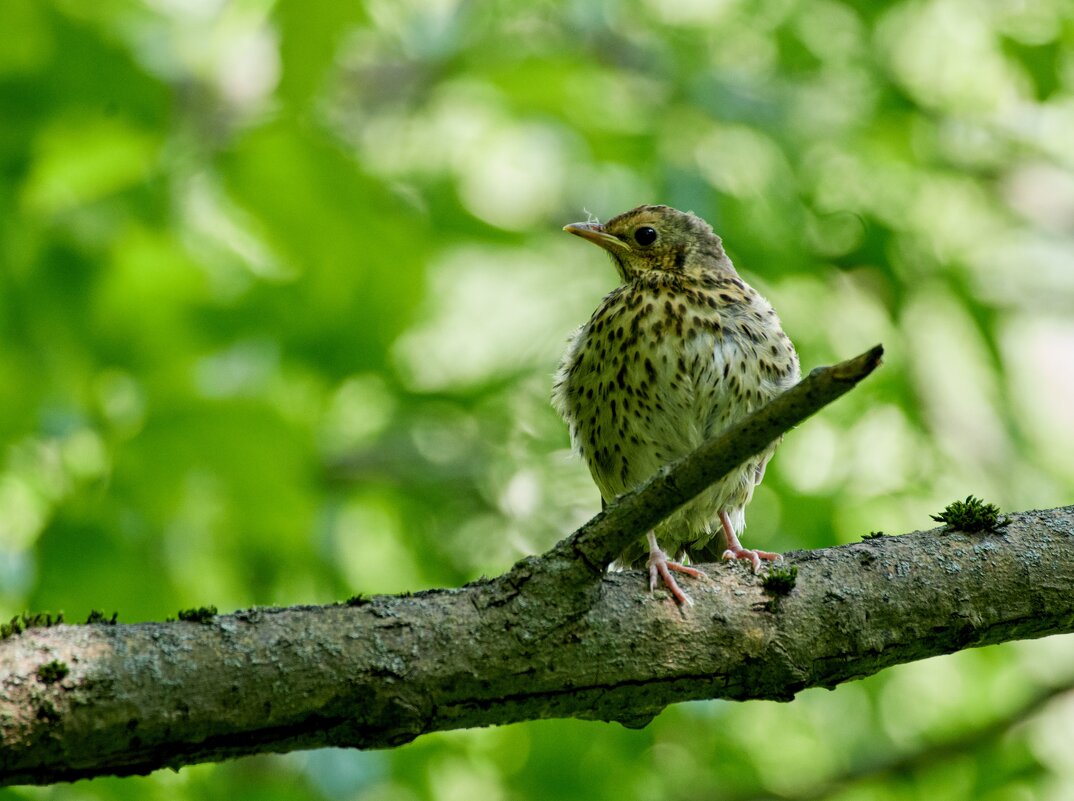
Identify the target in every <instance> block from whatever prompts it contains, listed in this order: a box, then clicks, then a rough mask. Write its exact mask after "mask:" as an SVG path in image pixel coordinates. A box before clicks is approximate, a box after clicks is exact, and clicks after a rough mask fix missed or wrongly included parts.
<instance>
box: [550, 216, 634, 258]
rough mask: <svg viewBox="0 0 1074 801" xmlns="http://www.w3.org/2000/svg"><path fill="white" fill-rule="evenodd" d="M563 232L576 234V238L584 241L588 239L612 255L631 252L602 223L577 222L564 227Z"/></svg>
mask: <svg viewBox="0 0 1074 801" xmlns="http://www.w3.org/2000/svg"><path fill="white" fill-rule="evenodd" d="M563 230H564V231H566V232H567V233H568V234H574V235H575V236H580V237H582V239H588V240H589V241H590V242H592V243H593V244H594V245H599V246H600V247H602V248H604V249H605V250H607V251H610V252H612V253H615V252H616V251H619V252H622V251H624V250H629V248H628V247H627V245H626V243H624V242H623V241H622V240H621V239H619V238H618V237H614V236H612V235H611V234H609V233H608V232H607V231H605V230H604V226H603V225H601V224H600V223H590V222H576V223H571V224H570V225H564V226H563Z"/></svg>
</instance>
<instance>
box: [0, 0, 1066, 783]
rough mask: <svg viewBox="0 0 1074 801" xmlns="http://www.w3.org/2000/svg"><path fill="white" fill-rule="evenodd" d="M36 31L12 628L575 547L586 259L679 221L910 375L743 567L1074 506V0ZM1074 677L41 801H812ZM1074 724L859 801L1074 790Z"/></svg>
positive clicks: (605, 283) (19, 296)
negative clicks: (621, 219)
mask: <svg viewBox="0 0 1074 801" xmlns="http://www.w3.org/2000/svg"><path fill="white" fill-rule="evenodd" d="M0 30H3V31H4V32H5V36H4V45H3V47H0V119H2V125H0V337H2V347H0V445H2V450H0V619H8V618H10V617H11V616H13V615H15V614H18V613H20V612H22V611H23V610H25V609H53V610H58V609H63V610H64V611H65V612H66V613H67V615H68V618H69V619H71V620H75V619H83V618H84V617H85V616H86V615H87V614H88V613H89V611H90V610H91V609H93V608H97V609H104V610H106V614H110V613H111V610H113V609H115V610H118V611H119V614H120V620H121V621H128V622H130V621H136V620H143V619H163V618H164V617H166V616H167V615H169V614H174V611H175V610H176V609H178V608H186V607H191V606H199V605H203V604H208V603H212V604H215V605H216V606H218V607H219V608H220V609H221V610H222V611H228V610H231V609H235V608H239V607H245V606H250V605H254V604H294V603H311V602H330V601H336V600H341V599H344V598H347V597H348V596H351V595H353V594H355V593H359V592H361V593H377V592H394V591H404V590H417V589H420V588H424V587H433V586H453V585H458V584H460V583H462V582H464V581H466V580H469V579H472V578H474V577H476V576H478V575H480V574H482V573H486V574H495V573H498V572H500V571H502V570H504V569H506V568H507V567H508V566H510V564H511V563H512V562H513V561H514V560H515V559H517V558H518V557H520V556H522V555H525V554H529V553H534V552H538V551H540V550H542V549H544V548H546V547H548V546H549V545H551V544H552V543H553V542H554V541H555V540H556V539H557V538H559V537H561V536H562V535H563V534H565V533H566V532H568V531H569V530H571V528H572V527H573V526H575V525H576V524H578V523H580V522H582V521H583V520H584V519H586V518H587V517H588V516H589V515H590V514H592V513H593V512H594V511H596V509H597V508H598V496H597V493H596V491H595V489H594V488H593V487H592V485H591V482H590V480H589V478H588V476H587V474H586V472H585V469H584V467H583V466H582V465H581V464H580V463H579V461H578V460H577V459H575V458H573V457H572V456H571V455H570V454H569V453H568V450H567V437H566V432H565V429H564V427H563V426H562V424H561V423H560V422H559V421H558V420H557V419H556V418H555V415H554V413H553V412H552V411H551V409H550V408H549V406H548V402H547V397H548V391H549V384H550V376H551V373H552V371H553V369H554V367H555V364H556V361H557V358H558V354H559V351H560V349H561V348H562V346H563V343H564V341H565V339H566V337H567V335H568V333H569V332H570V331H571V329H572V328H573V327H574V326H575V325H577V324H579V323H581V322H582V321H583V320H584V319H585V318H586V316H587V315H588V313H589V312H590V311H591V310H592V308H593V307H594V306H595V304H596V302H597V300H598V299H599V298H600V296H601V295H602V294H603V293H604V292H606V291H607V290H608V289H610V288H611V286H612V285H613V280H614V278H613V272H612V270H611V269H610V268H609V266H608V265H607V264H606V263H605V261H604V260H603V259H602V258H601V256H600V254H599V253H597V252H596V251H595V250H593V249H590V248H586V247H584V246H582V245H580V244H579V243H578V242H576V241H573V240H571V241H568V239H569V238H568V237H565V236H564V235H562V234H561V233H560V232H559V229H560V227H561V226H562V225H563V224H564V223H566V222H570V221H573V220H576V219H584V218H585V217H586V216H587V214H588V213H589V212H592V213H594V214H596V215H599V216H600V217H601V218H606V217H608V216H611V215H613V214H615V213H617V212H620V211H623V210H625V209H627V208H630V207H632V206H634V205H636V204H638V203H642V202H664V203H669V204H671V205H674V206H677V207H680V208H689V209H693V210H694V211H696V212H697V213H698V214H700V215H702V216H703V217H705V218H706V219H708V220H709V221H710V222H712V223H713V225H714V226H715V227H716V229H717V231H718V232H719V233H721V234H722V235H723V237H724V240H725V243H726V245H727V247H728V249H729V252H730V253H731V255H732V257H733V258H734V259H735V261H736V263H737V264H738V266H739V268H740V270H741V271H742V272H743V273H744V274H745V275H746V276H747V277H748V278H749V279H750V280H751V281H752V282H754V283H755V284H756V285H758V286H759V287H761V288H762V289H763V291H764V292H765V294H767V295H768V296H769V298H770V299H771V300H772V301H773V303H774V305H775V306H776V308H777V309H778V310H779V311H780V314H781V316H782V318H783V321H784V327H785V329H786V330H787V331H788V333H789V334H790V335H791V337H792V338H793V339H794V341H795V342H796V343H797V345H798V347H799V350H800V353H801V355H802V360H803V365H804V366H805V367H807V368H809V367H811V366H814V365H817V364H821V363H826V362H831V361H833V360H835V359H837V358H842V357H846V356H850V355H853V354H856V353H858V352H860V351H861V350H864V349H865V348H866V347H869V346H871V345H873V344H875V343H877V342H883V343H884V345H885V346H886V350H887V354H888V356H887V365H886V366H885V367H884V369H883V370H882V371H880V373H879V374H878V375H877V376H876V377H875V378H874V379H870V381H869V382H868V383H867V384H866V385H864V386H863V387H862V388H860V389H859V390H857V391H856V392H854V393H852V394H851V395H850V396H849V397H848V398H846V399H845V400H843V401H841V402H840V403H839V404H837V405H836V406H835V407H833V408H829V409H828V410H826V411H825V412H824V413H822V414H821V415H820V416H819V417H817V418H816V419H814V420H811V421H809V422H808V423H807V424H805V425H803V426H802V427H800V428H799V429H798V430H796V431H794V432H792V433H791V434H790V435H789V436H788V437H787V439H786V441H785V443H784V445H783V446H782V448H781V450H780V452H779V453H778V454H777V456H776V459H775V460H774V462H773V464H772V466H771V467H770V469H769V472H768V478H767V479H766V482H765V484H764V485H763V486H762V488H761V490H760V491H759V492H758V494H757V497H756V500H755V501H754V504H753V506H752V507H751V509H750V522H751V526H750V529H749V530H748V531H747V534H746V538H747V543H748V544H755V545H758V546H761V547H766V548H773V549H779V550H787V549H792V548H812V547H820V546H825V545H832V544H837V543H842V542H848V541H853V540H856V539H858V538H860V537H861V536H862V535H864V534H866V533H867V532H869V531H871V530H874V529H883V530H884V531H888V532H900V531H905V530H909V529H913V528H916V527H926V526H929V525H930V521H929V519H928V514H929V513H930V512H935V511H937V510H939V509H942V508H943V507H944V506H945V505H946V504H947V503H948V502H950V501H951V500H952V499H954V498H961V497H964V496H966V495H967V494H969V493H970V492H973V493H976V494H978V495H981V496H983V497H984V498H985V499H986V500H988V501H991V502H995V503H998V504H999V505H1000V506H1001V508H1002V509H1004V510H1016V509H1023V508H1030V507H1034V506H1055V505H1060V504H1063V503H1069V502H1070V501H1071V486H1072V485H1074V427H1071V426H1070V424H1069V423H1070V408H1071V399H1072V398H1074V318H1072V315H1071V309H1074V136H1072V135H1071V131H1074V47H1072V45H1074V8H1072V7H1071V5H1070V3H1069V2H1068V0H1040V2H1033V3H1024V2H1021V3H1020V2H1015V1H1014V0H997V2H992V3H975V2H971V1H970V0H903V2H896V3H891V4H871V3H864V2H859V1H858V0H847V1H846V2H839V1H838V0H812V1H811V2H808V3H807V2H803V1H797V2H796V0H757V2H736V0H721V1H720V2H708V1H707V0H671V2H665V1H664V0H638V1H637V2H624V3H614V2H607V1H602V0H596V2H589V0H567V1H565V2H536V3H507V2H495V1H494V2H490V3H483V4H481V3H474V2H466V1H465V0H431V1H430V0H425V2H417V0H369V2H367V3H365V4H361V3H337V2H329V1H328V0H316V1H314V0H303V2H299V1H298V0H278V1H277V2H273V1H272V0H235V2H225V1H224V0H146V2H144V3H131V2H125V1H124V0H101V2H95V3H86V2H80V0H4V2H3V3H0ZM1072 648H1074V645H1072V642H1071V639H1070V638H1052V639H1049V640H1045V641H1041V642H1037V643H1019V644H1011V645H1008V646H1004V647H1000V648H991V649H986V650H982V651H974V652H965V653H960V654H957V655H954V656H951V657H947V658H944V659H938V660H931V661H929V662H927V663H922V664H915V665H908V666H904V667H903V668H899V669H895V670H890V671H888V672H886V673H885V674H882V675H880V676H877V677H874V678H872V679H870V680H867V681H863V682H857V683H854V684H850V685H846V686H843V687H840V688H839V689H838V690H836V691H835V692H833V693H826V692H823V691H809V692H805V693H802V694H801V696H800V697H799V698H798V699H797V700H796V701H795V702H794V703H792V704H788V705H778V704H770V703H749V704H743V705H732V704H728V703H703V704H700V703H699V704H687V705H682V706H679V707H677V708H673V709H671V710H668V711H667V712H666V713H665V714H663V715H662V716H661V717H660V718H659V719H658V720H657V721H656V722H654V723H653V724H652V725H651V726H649V727H648V728H647V729H645V730H643V731H627V730H625V729H622V728H620V727H618V726H615V725H607V726H605V725H599V724H593V723H581V722H575V721H548V722H539V723H533V724H524V725H518V726H511V727H506V728H503V729H497V730H489V731H473V732H456V733H448V734H442V735H434V736H429V737H425V738H422V739H420V740H419V741H417V742H416V743H414V744H412V745H410V746H407V747H405V748H401V749H398V750H396V751H393V752H390V753H379V752H378V753H357V752H343V751H322V752H315V753H305V754H292V755H288V756H283V757H272V758H269V757H266V758H258V759H247V760H241V761H237V762H232V763H227V764H223V765H219V766H212V765H206V766H197V767H194V768H190V769H184V770H182V771H180V772H179V773H178V774H172V773H158V774H154V775H153V776H150V777H147V778H144V779H126V780H99V781H93V782H83V783H80V784H79V785H77V787H76V788H71V787H58V788H52V789H17V790H8V791H0V797H4V798H70V797H76V796H77V797H78V798H83V799H123V798H140V799H141V798H168V799H198V798H229V799H242V798H257V799H280V801H284V800H286V799H298V798H326V799H369V800H370V801H374V800H379V799H385V800H386V799H392V800H393V801H394V800H395V799H401V800H402V801H409V800H410V799H414V800H415V801H419V800H421V799H463V798H466V799H470V798H481V799H490V800H493V801H494V800H495V799H529V798H534V799H536V798H556V799H586V800H587V801H593V800H594V799H603V798H608V799H634V798H637V799H680V798H681V799H695V798H696V799H701V798H744V797H755V796H759V797H765V796H770V795H776V796H779V797H795V796H796V795H798V794H800V793H803V792H806V791H807V790H809V788H811V787H815V786H819V785H820V784H822V783H824V782H825V781H827V780H829V779H831V778H832V777H836V776H839V775H840V774H842V773H843V772H846V771H851V770H855V769H858V768H860V767H861V766H862V765H864V764H869V763H870V762H872V761H874V760H877V759H883V758H886V757H889V756H891V755H893V754H898V753H914V752H916V751H919V750H923V751H925V752H926V753H927V747H928V746H929V745H930V744H933V743H937V742H942V741H944V740H945V739H946V738H949V737H956V736H964V735H965V733H966V732H967V731H972V730H973V729H974V727H977V726H982V725H985V724H987V723H988V722H989V721H991V720H993V719H995V718H996V717H997V716H1002V715H1004V714H1006V713H1008V712H1009V711H1010V710H1012V709H1014V708H1016V707H1017V705H1018V704H1019V703H1020V702H1021V701H1022V700H1024V699H1026V698H1028V697H1029V696H1030V695H1032V693H1033V691H1034V688H1035V687H1036V686H1038V685H1040V684H1046V683H1047V682H1049V681H1054V680H1060V679H1062V678H1064V671H1063V664H1064V663H1066V664H1069V662H1070V657H1071V651H1072ZM1072 720H1074V707H1071V704H1070V702H1069V701H1066V702H1056V703H1054V704H1051V705H1049V706H1048V707H1046V708H1045V710H1044V711H1043V712H1041V713H1040V714H1038V715H1036V716H1035V717H1033V718H1032V719H1031V720H1030V721H1029V723H1028V724H1027V725H1024V726H1021V727H1019V728H1017V729H1016V730H1014V731H1013V732H1012V733H1010V734H1009V735H1005V736H996V737H991V738H987V739H986V740H985V741H984V742H983V743H977V744H976V746H975V747H974V748H970V749H966V750H964V751H963V752H961V753H958V754H956V755H955V756H953V757H947V758H944V759H942V760H938V761H935V762H927V761H925V760H923V761H922V764H921V765H919V766H918V767H910V768H908V769H905V770H903V771H902V772H900V773H899V774H898V775H895V776H884V777H879V778H877V779H874V780H867V781H864V782H862V783H858V784H851V785H848V786H847V787H846V788H844V789H842V790H840V791H839V793H838V797H841V798H847V799H850V798H869V799H903V798H907V799H909V798H947V799H962V798H965V799H969V798H973V799H993V798H995V799H1000V798H1003V799H1008V798H1060V797H1069V787H1070V785H1071V782H1074V773H1072V767H1071V766H1072V764H1074V763H1072V762H1071V760H1070V759H1069V742H1070V741H1071V737H1074V730H1072V728H1071V727H1072V725H1074V724H1072ZM1063 788H1066V789H1065V790H1064V789H1063Z"/></svg>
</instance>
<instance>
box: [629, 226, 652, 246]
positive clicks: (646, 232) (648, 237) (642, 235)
mask: <svg viewBox="0 0 1074 801" xmlns="http://www.w3.org/2000/svg"><path fill="white" fill-rule="evenodd" d="M634 241H635V242H637V243H638V244H639V245H651V244H653V242H655V241H656V229H655V228H650V227H649V226H648V225H643V226H642V227H641V228H639V229H638V230H637V231H635V232H634Z"/></svg>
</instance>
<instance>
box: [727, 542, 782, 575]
mask: <svg viewBox="0 0 1074 801" xmlns="http://www.w3.org/2000/svg"><path fill="white" fill-rule="evenodd" d="M720 558H721V559H724V560H728V559H748V560H749V562H750V564H751V565H752V566H753V572H754V573H756V572H757V571H758V570H760V569H761V560H762V559H763V560H765V561H766V562H775V561H782V559H783V554H779V553H772V552H771V551H758V550H755V549H753V548H743V547H742V546H741V545H738V544H737V543H736V544H735V545H734V546H732V547H730V548H728V549H727V550H726V551H724V552H723V555H722V556H721V557H720Z"/></svg>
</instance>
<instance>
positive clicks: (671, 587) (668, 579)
mask: <svg viewBox="0 0 1074 801" xmlns="http://www.w3.org/2000/svg"><path fill="white" fill-rule="evenodd" d="M646 538H647V539H648V540H649V590H650V591H653V590H655V589H656V585H657V584H658V581H657V579H658V578H659V580H660V581H663V582H664V586H665V587H667V588H668V592H670V593H671V595H672V597H674V598H675V600H676V601H678V602H679V603H680V604H687V605H690V606H692V605H693V603H694V602H693V601H691V600H690V599H689V598H688V597H687V595H686V593H685V592H683V591H682V590H680V589H679V585H678V583H677V582H676V581H675V579H674V577H673V576H672V575H671V571H673V570H674V571H676V572H678V573H685V574H686V575H688V576H693V577H694V578H701V576H702V575H704V574H703V573H702V572H701V571H700V570H697V569H696V568H692V567H687V566H686V565H680V564H679V563H678V562H672V561H671V560H669V559H668V555H667V553H666V552H665V551H664V549H663V548H661V547H660V545H659V544H658V543H657V541H656V534H654V533H653V532H651V531H650V532H649V533H648V534H647V535H646Z"/></svg>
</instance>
